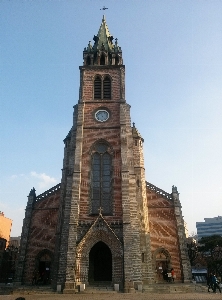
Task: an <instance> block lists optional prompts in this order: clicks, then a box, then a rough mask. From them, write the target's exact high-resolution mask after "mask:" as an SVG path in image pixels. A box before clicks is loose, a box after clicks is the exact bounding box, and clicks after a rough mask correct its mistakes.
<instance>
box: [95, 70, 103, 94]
mask: <svg viewBox="0 0 222 300" xmlns="http://www.w3.org/2000/svg"><path fill="white" fill-rule="evenodd" d="M101 92H102V80H101V78H100V77H99V76H96V78H95V80H94V99H101Z"/></svg>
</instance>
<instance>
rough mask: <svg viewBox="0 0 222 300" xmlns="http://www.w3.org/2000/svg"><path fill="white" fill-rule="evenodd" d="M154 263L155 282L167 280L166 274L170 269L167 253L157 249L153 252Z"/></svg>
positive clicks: (164, 250)
mask: <svg viewBox="0 0 222 300" xmlns="http://www.w3.org/2000/svg"><path fill="white" fill-rule="evenodd" d="M154 263H155V268H156V281H157V282H161V281H164V280H167V279H168V278H167V272H168V271H169V270H170V268H171V263H170V255H169V252H168V251H167V250H166V249H164V248H159V249H157V250H156V251H155V252H154Z"/></svg>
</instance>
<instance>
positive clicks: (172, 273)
mask: <svg viewBox="0 0 222 300" xmlns="http://www.w3.org/2000/svg"><path fill="white" fill-rule="evenodd" d="M175 277H176V275H175V272H174V269H173V268H172V269H171V278H172V281H173V282H174V279H175Z"/></svg>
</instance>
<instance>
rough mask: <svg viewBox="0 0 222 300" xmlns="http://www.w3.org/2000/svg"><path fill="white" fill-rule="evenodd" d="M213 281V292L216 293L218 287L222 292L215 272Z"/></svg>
mask: <svg viewBox="0 0 222 300" xmlns="http://www.w3.org/2000/svg"><path fill="white" fill-rule="evenodd" d="M212 283H213V288H214V289H213V292H214V293H216V289H218V290H219V291H220V293H221V289H220V286H219V284H218V280H217V277H216V275H215V274H214V275H213V276H212Z"/></svg>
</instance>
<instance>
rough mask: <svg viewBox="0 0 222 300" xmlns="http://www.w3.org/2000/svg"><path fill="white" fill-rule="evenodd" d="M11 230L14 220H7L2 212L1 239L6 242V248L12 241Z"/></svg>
mask: <svg viewBox="0 0 222 300" xmlns="http://www.w3.org/2000/svg"><path fill="white" fill-rule="evenodd" d="M11 228H12V220H11V219H9V218H6V217H5V215H4V213H3V212H2V211H0V238H3V239H5V240H6V246H7V245H8V243H9V240H10V234H11Z"/></svg>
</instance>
